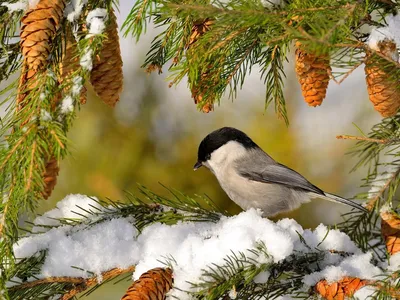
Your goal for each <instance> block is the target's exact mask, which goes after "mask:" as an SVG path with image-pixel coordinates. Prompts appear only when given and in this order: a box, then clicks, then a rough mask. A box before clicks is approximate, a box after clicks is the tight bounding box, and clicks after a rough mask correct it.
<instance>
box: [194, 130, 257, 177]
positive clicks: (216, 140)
mask: <svg viewBox="0 0 400 300" xmlns="http://www.w3.org/2000/svg"><path fill="white" fill-rule="evenodd" d="M230 141H236V142H238V143H240V144H242V145H243V147H245V148H246V149H251V148H256V147H258V146H257V144H256V143H254V142H253V141H252V140H251V138H249V137H248V136H247V135H246V134H245V133H244V132H242V131H240V130H238V129H236V128H233V127H222V128H220V129H217V130H215V131H213V132H211V133H210V134H209V135H207V136H206V137H205V138H204V139H203V140H202V141H201V143H200V146H199V151H198V153H197V163H196V164H195V165H194V169H195V170H196V169H198V168H200V167H201V164H202V162H205V161H207V160H208V159H209V158H210V156H211V153H213V152H214V151H215V150H217V149H218V148H219V147H221V146H223V145H225V144H226V143H228V142H230Z"/></svg>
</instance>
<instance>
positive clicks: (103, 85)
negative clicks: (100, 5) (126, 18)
mask: <svg viewBox="0 0 400 300" xmlns="http://www.w3.org/2000/svg"><path fill="white" fill-rule="evenodd" d="M105 34H106V36H107V38H106V39H105V40H104V42H103V45H102V48H101V50H100V52H99V54H98V56H97V58H96V59H95V60H94V63H93V69H92V73H91V76H90V82H91V84H92V85H93V88H94V90H95V92H96V93H97V95H98V96H99V97H100V98H101V99H102V100H103V101H104V102H105V103H106V104H108V105H110V106H111V107H114V106H115V104H116V103H117V102H118V101H119V95H120V93H121V91H122V86H123V75H122V58H121V50H120V47H119V37H118V24H117V18H116V17H115V14H114V12H113V11H112V10H110V14H109V22H108V25H107V28H106V31H105Z"/></svg>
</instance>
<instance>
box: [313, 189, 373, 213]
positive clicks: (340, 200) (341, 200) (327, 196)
mask: <svg viewBox="0 0 400 300" xmlns="http://www.w3.org/2000/svg"><path fill="white" fill-rule="evenodd" d="M314 195H315V197H316V198H322V199H325V200H329V201H333V202H337V203H341V204H346V205H349V206H351V207H354V208H357V209H359V210H361V211H363V212H368V209H366V208H365V207H363V206H361V205H360V204H358V203H356V202H354V201H351V200H349V199H345V198H342V197H339V196H336V195H333V194H328V193H325V196H323V195H319V194H314Z"/></svg>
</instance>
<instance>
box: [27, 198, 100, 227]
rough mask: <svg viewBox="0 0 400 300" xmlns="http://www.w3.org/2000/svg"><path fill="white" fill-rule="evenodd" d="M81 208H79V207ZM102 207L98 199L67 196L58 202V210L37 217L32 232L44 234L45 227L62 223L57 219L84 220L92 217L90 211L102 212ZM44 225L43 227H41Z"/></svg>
mask: <svg viewBox="0 0 400 300" xmlns="http://www.w3.org/2000/svg"><path fill="white" fill-rule="evenodd" d="M78 206H79V207H78ZM101 208H102V206H101V205H100V204H99V203H98V201H97V198H95V197H91V198H90V197H88V196H85V195H80V194H74V195H72V194H71V195H68V196H66V197H65V198H64V199H63V200H62V201H59V202H57V205H56V208H54V209H52V210H49V211H48V212H46V213H44V214H43V215H42V216H39V217H36V219H35V220H34V222H33V224H34V225H35V226H34V227H33V228H32V231H33V232H35V233H37V232H44V231H46V229H45V227H42V226H43V225H44V226H58V225H60V224H61V223H60V221H58V220H57V219H75V220H76V219H82V218H85V217H90V216H91V215H90V213H89V212H90V211H93V210H97V211H98V210H101ZM40 225H42V226H40Z"/></svg>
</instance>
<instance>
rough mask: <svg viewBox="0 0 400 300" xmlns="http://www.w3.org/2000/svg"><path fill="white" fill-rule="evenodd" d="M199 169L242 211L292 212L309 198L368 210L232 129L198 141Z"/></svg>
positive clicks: (212, 133) (267, 214)
mask: <svg viewBox="0 0 400 300" xmlns="http://www.w3.org/2000/svg"><path fill="white" fill-rule="evenodd" d="M201 166H205V167H207V168H208V169H210V171H211V172H212V173H214V175H215V177H217V179H218V181H219V184H220V185H221V187H222V188H223V189H224V191H225V192H226V193H227V195H228V196H229V198H230V199H231V200H233V201H234V202H235V203H236V204H238V205H239V206H240V207H241V208H242V209H244V210H247V209H249V208H259V209H261V210H262V211H263V216H265V217H271V216H274V215H276V214H279V213H282V212H287V211H291V210H294V209H296V208H298V207H299V206H300V205H301V204H303V203H306V202H310V201H311V200H312V199H324V200H329V201H334V202H338V203H342V204H346V205H350V206H352V207H354V208H357V209H359V210H362V211H365V212H367V211H368V210H367V209H366V208H364V207H362V206H361V205H359V204H358V203H355V202H353V201H350V200H348V199H344V198H341V197H339V196H336V195H332V194H328V193H325V192H324V191H322V190H321V189H320V188H318V187H316V186H315V185H313V184H312V183H310V182H309V181H308V180H307V179H305V178H304V177H303V176H302V175H300V174H299V173H297V172H296V171H294V170H292V169H290V168H288V167H286V166H284V165H282V164H280V163H278V162H276V161H275V160H274V159H273V158H272V157H270V156H269V155H268V154H267V153H265V152H264V151H263V150H262V149H261V148H260V147H259V146H258V145H257V144H256V143H254V142H253V141H252V139H251V138H249V137H248V136H247V135H246V134H245V133H244V132H242V131H240V130H238V129H235V128H232V127H223V128H221V129H218V130H215V131H213V132H211V133H210V134H209V135H207V136H206V137H205V138H204V139H203V140H202V141H201V143H200V146H199V150H198V158H197V162H196V164H195V165H194V170H195V171H196V170H197V169H198V168H200V167H201Z"/></svg>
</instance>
